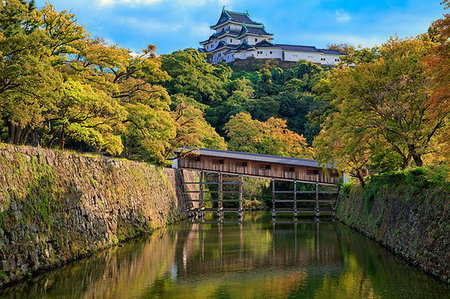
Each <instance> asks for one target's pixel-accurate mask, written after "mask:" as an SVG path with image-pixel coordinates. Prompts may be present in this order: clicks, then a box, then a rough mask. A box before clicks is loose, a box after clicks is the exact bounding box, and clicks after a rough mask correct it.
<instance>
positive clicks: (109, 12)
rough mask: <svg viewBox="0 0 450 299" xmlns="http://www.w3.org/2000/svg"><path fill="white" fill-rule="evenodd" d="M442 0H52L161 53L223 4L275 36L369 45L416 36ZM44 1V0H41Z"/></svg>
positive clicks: (93, 25)
mask: <svg viewBox="0 0 450 299" xmlns="http://www.w3.org/2000/svg"><path fill="white" fill-rule="evenodd" d="M439 2H440V0H437V1H436V0H411V1H397V0H391V1H389V0H378V1H373V0H371V1H366V0H359V1H338V0H279V1H267V0H266V1H264V0H53V1H50V3H52V4H54V5H55V7H56V9H57V10H59V11H61V10H69V11H71V12H73V13H75V14H76V16H77V19H78V22H79V23H80V24H83V25H85V26H86V30H87V31H89V32H91V34H92V36H100V37H103V38H105V39H106V40H107V41H109V42H112V43H119V44H120V45H121V46H123V47H126V48H128V49H130V50H132V51H138V50H140V49H142V48H145V47H146V46H147V45H148V44H149V43H151V44H154V45H155V46H156V47H157V53H158V54H166V53H171V52H173V51H175V50H178V49H184V48H188V47H194V48H197V47H199V44H198V42H199V41H202V40H205V39H207V38H208V37H209V35H210V34H211V33H212V31H210V29H209V25H213V24H215V23H216V22H217V20H218V18H219V16H220V13H221V10H222V7H223V6H224V5H225V6H226V9H230V10H234V11H243V12H244V11H246V10H248V11H249V13H250V16H251V18H252V19H254V20H255V21H258V22H261V23H264V24H265V26H266V30H267V31H268V32H270V33H273V34H274V38H275V42H276V43H286V44H296V45H309V46H316V47H320V48H323V47H325V46H326V45H327V44H329V43H342V42H346V43H350V44H353V45H355V46H358V45H362V46H363V47H368V46H373V45H379V44H381V43H383V42H384V41H386V40H387V39H388V38H389V36H392V35H395V34H397V35H398V36H399V37H408V36H415V35H417V34H419V33H422V32H426V31H427V29H428V26H429V25H430V24H431V22H432V21H433V20H436V19H439V18H441V17H442V14H443V12H444V10H443V7H442V6H441V5H439ZM36 3H37V6H39V7H41V6H43V5H44V3H45V1H44V0H37V1H36Z"/></svg>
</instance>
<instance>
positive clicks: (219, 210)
mask: <svg viewBox="0 0 450 299" xmlns="http://www.w3.org/2000/svg"><path fill="white" fill-rule="evenodd" d="M218 181H219V186H218V191H217V192H218V200H219V202H218V203H217V213H218V214H219V215H220V214H221V213H222V212H223V192H222V173H221V172H219V173H218Z"/></svg>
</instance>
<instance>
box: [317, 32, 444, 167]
mask: <svg viewBox="0 0 450 299" xmlns="http://www.w3.org/2000/svg"><path fill="white" fill-rule="evenodd" d="M430 47H431V42H430V40H429V39H428V38H426V37H424V36H419V37H417V38H411V39H406V40H400V39H398V38H391V39H389V40H388V41H387V42H386V43H385V44H383V45H382V46H381V47H379V48H377V50H376V52H377V58H374V59H371V60H369V61H365V62H360V63H359V64H357V65H356V66H355V67H354V68H349V67H345V66H344V67H342V68H340V69H337V70H335V71H334V72H333V73H330V75H329V79H328V81H325V82H327V83H326V85H327V86H328V89H327V88H323V90H325V91H327V92H328V94H327V96H326V97H323V98H322V100H328V101H330V103H331V105H332V106H333V107H334V108H333V109H332V110H331V111H332V112H331V113H330V114H328V117H327V118H326V119H325V122H324V123H323V125H322V127H323V130H322V132H321V133H320V135H319V136H318V137H317V138H316V140H315V141H314V145H315V148H316V152H317V154H318V158H319V160H320V162H321V163H322V164H324V163H330V162H334V163H337V164H339V165H341V167H343V168H345V163H349V164H350V163H353V165H351V167H352V168H355V171H356V169H361V170H363V169H365V168H366V169H367V168H368V167H371V168H375V169H389V168H390V169H395V168H398V167H399V168H406V167H409V166H410V164H411V161H412V160H413V161H414V162H415V164H416V165H418V166H421V165H422V164H423V156H424V155H425V154H427V153H429V152H430V151H432V150H433V149H432V146H431V145H432V144H433V138H434V137H435V135H436V134H437V133H438V132H439V131H440V130H442V129H443V126H444V121H443V119H442V118H439V119H435V120H434V121H431V119H430V112H431V111H430V109H429V108H428V107H427V105H425V104H426V103H427V101H428V99H429V94H430V81H429V77H428V76H427V74H426V73H425V72H424V70H423V69H421V68H420V61H421V60H422V59H423V58H424V57H425V56H426V55H427V54H428V52H429V49H430ZM369 52H370V53H373V52H372V51H369ZM331 148H332V149H333V150H332V151H331V150H330V149H331ZM327 151H328V152H331V153H332V154H327V153H326V152H327ZM354 158H357V161H352V159H354ZM364 172H365V173H367V171H366V170H364V171H362V172H361V173H364Z"/></svg>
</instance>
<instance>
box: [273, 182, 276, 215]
mask: <svg viewBox="0 0 450 299" xmlns="http://www.w3.org/2000/svg"><path fill="white" fill-rule="evenodd" d="M275 216H276V215H275V179H272V217H275Z"/></svg>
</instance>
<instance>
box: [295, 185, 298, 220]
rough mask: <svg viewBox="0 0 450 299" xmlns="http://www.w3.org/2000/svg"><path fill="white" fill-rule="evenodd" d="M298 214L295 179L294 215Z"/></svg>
mask: <svg viewBox="0 0 450 299" xmlns="http://www.w3.org/2000/svg"><path fill="white" fill-rule="evenodd" d="M297 215H298V214H297V181H294V217H297Z"/></svg>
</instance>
